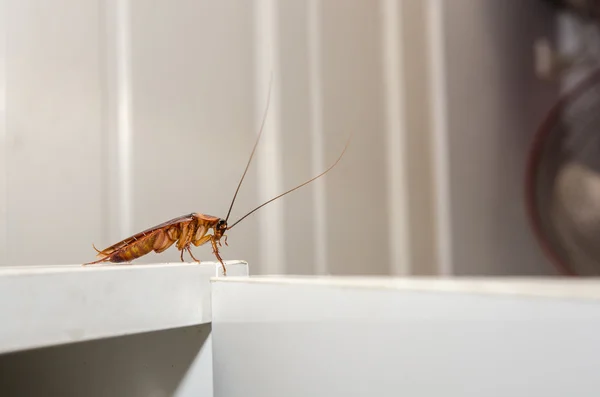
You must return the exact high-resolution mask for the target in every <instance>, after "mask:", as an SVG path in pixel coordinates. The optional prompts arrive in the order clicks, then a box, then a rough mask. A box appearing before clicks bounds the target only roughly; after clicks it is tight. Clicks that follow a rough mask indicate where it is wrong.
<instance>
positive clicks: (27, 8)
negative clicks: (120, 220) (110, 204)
mask: <svg viewBox="0 0 600 397" xmlns="http://www.w3.org/2000/svg"><path fill="white" fill-rule="evenodd" d="M5 7H6V13H7V16H8V17H7V18H6V19H7V25H6V38H7V41H6V55H7V60H6V132H7V137H6V139H7V140H6V153H7V158H6V162H7V173H8V179H7V190H8V196H7V205H8V253H7V254H8V255H7V263H8V264H11V265H18V264H23V265H29V264H40V263H45V264H51V263H77V262H79V263H81V262H82V261H86V260H89V259H92V258H93V250H92V247H91V243H92V242H93V241H97V238H98V236H99V235H100V234H101V230H102V222H103V218H104V216H105V214H104V213H103V211H102V209H103V195H102V194H103V192H102V187H103V183H102V180H103V173H102V166H103V165H102V163H101V147H102V136H101V130H100V125H101V117H102V104H101V98H102V96H101V70H100V66H99V65H100V62H99V54H100V51H99V37H98V32H99V9H100V4H99V2H96V1H80V0H54V1H46V2H44V1H35V0H7V2H6V5H5Z"/></svg>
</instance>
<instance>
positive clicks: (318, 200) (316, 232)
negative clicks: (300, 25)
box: [307, 0, 329, 274]
mask: <svg viewBox="0 0 600 397" xmlns="http://www.w3.org/2000/svg"><path fill="white" fill-rule="evenodd" d="M319 6H320V1H319V0H309V2H308V13H307V15H308V20H307V34H308V62H309V64H308V75H309V90H310V94H309V95H310V96H309V101H310V131H311V139H312V170H313V174H315V175H317V174H319V173H321V172H323V170H324V169H325V163H324V159H323V158H324V136H323V91H322V90H323V70H322V68H321V65H322V57H321V40H322V35H321V25H320V24H321V15H320V11H319V10H320V7H319ZM313 183H314V186H313V204H314V208H315V209H314V216H313V219H314V222H313V227H314V229H313V237H314V240H313V243H314V248H315V249H314V252H315V259H314V261H315V263H314V270H315V273H316V274H327V273H328V270H329V268H328V264H327V214H326V209H327V208H326V200H327V197H326V191H325V181H324V180H323V179H317V180H316V181H314V182H313Z"/></svg>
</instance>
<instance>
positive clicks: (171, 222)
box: [96, 213, 196, 257]
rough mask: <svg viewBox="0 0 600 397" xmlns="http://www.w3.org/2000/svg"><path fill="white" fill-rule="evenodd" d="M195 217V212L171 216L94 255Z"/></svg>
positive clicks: (105, 254) (103, 253) (106, 253)
mask: <svg viewBox="0 0 600 397" xmlns="http://www.w3.org/2000/svg"><path fill="white" fill-rule="evenodd" d="M195 218H196V214H194V213H191V214H188V215H182V216H179V217H177V218H173V219H171V220H169V221H166V222H163V223H161V224H160V225H156V226H153V227H151V228H148V229H146V230H144V231H142V232H139V233H136V234H134V235H133V236H131V237H127V238H126V239H124V240H121V241H119V242H118V243H115V244H113V245H111V246H110V247H108V248H105V249H103V250H101V251H98V255H96V256H97V257H102V256H108V255H110V254H112V253H113V252H115V251H117V250H119V249H122V248H123V247H126V246H128V245H130V244H132V243H134V242H136V241H138V240H140V239H142V238H144V237H146V236H147V235H148V234H150V233H153V232H155V231H157V230H159V229H163V228H166V227H169V226H172V225H176V224H179V223H184V222H190V221H192V220H193V219H195Z"/></svg>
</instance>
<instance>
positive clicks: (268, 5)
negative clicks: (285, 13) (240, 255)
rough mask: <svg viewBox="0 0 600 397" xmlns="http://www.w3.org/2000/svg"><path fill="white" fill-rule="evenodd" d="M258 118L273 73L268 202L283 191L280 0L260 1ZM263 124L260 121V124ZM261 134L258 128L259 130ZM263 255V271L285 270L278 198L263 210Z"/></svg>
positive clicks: (264, 172) (262, 171) (261, 186)
mask: <svg viewBox="0 0 600 397" xmlns="http://www.w3.org/2000/svg"><path fill="white" fill-rule="evenodd" d="M255 14H256V15H255V26H256V32H255V34H256V51H257V53H256V62H257V65H256V85H257V87H256V92H257V97H256V101H255V102H256V109H255V114H256V118H255V119H256V120H258V121H259V122H260V121H261V119H262V116H263V114H264V111H265V106H266V102H265V100H266V98H267V89H268V88H269V80H270V77H271V73H272V76H273V84H272V87H271V89H272V90H273V92H272V93H271V104H270V106H269V114H268V116H267V121H266V123H265V126H264V128H265V131H264V132H263V136H262V138H261V139H262V143H261V145H262V146H263V150H262V153H260V154H259V153H258V150H257V159H256V162H257V168H258V193H259V194H258V195H259V201H260V202H261V203H262V202H265V201H267V200H269V199H271V198H272V197H274V196H276V195H278V194H280V193H282V189H281V186H282V183H281V179H282V161H281V151H282V145H281V141H280V136H279V133H280V132H279V130H280V125H281V123H280V111H279V108H280V102H279V101H280V99H279V98H280V96H279V91H280V84H279V50H278V49H279V41H278V39H277V37H278V24H277V2H276V1H275V0H261V1H258V2H257V3H256V9H255ZM257 125H260V124H257ZM256 133H258V131H256ZM260 211H261V212H260V214H259V222H260V226H259V227H260V231H261V233H260V257H261V261H262V263H261V265H260V268H261V272H262V273H281V272H283V271H284V270H285V269H284V249H285V248H284V241H285V240H284V235H283V233H284V228H283V202H282V201H281V200H276V201H274V202H272V203H270V204H269V205H268V206H267V207H265V208H264V209H261V210H260Z"/></svg>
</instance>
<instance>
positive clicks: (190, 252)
mask: <svg viewBox="0 0 600 397" xmlns="http://www.w3.org/2000/svg"><path fill="white" fill-rule="evenodd" d="M186 248H187V252H188V253H189V254H190V256H191V257H192V259H193V260H194V261H196V262H198V263H200V261H199V260H198V259H196V257H195V256H194V254H192V250H191V249H190V247H189V246H187V247H186Z"/></svg>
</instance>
